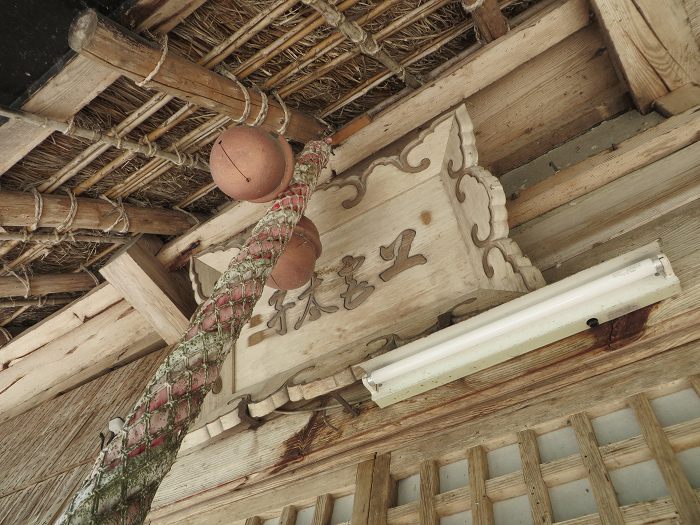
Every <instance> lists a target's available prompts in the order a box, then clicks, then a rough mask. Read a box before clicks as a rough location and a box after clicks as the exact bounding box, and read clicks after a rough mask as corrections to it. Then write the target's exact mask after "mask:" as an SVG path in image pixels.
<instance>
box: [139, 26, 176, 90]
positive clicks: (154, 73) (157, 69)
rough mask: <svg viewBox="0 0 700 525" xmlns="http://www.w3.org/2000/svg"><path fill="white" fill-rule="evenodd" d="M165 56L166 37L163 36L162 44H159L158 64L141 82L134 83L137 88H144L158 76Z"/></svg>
mask: <svg viewBox="0 0 700 525" xmlns="http://www.w3.org/2000/svg"><path fill="white" fill-rule="evenodd" d="M166 56H168V35H163V42H162V44H161V54H160V59H159V60H158V63H157V64H156V65H155V67H154V68H153V70H151V72H150V73H149V74H148V75H146V77H145V78H144V79H143V80H142V81H141V82H136V85H137V86H138V87H144V86H145V85H146V84H148V83H149V82H150V81H151V80H153V77H155V76H156V75H157V74H158V71H160V68H161V66H162V65H163V62H165V57H166Z"/></svg>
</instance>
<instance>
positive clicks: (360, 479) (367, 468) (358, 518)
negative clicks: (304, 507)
mask: <svg viewBox="0 0 700 525" xmlns="http://www.w3.org/2000/svg"><path fill="white" fill-rule="evenodd" d="M373 471H374V459H368V460H367V461H363V462H362V463H360V464H359V465H357V474H356V475H355V497H354V499H353V503H352V519H351V521H350V523H352V525H367V519H368V518H369V501H370V497H371V496H372V472H373ZM292 525H293V524H292Z"/></svg>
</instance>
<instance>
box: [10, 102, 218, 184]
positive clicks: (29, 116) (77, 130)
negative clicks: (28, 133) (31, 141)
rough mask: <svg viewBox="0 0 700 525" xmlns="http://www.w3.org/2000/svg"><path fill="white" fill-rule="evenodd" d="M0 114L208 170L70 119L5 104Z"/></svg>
mask: <svg viewBox="0 0 700 525" xmlns="http://www.w3.org/2000/svg"><path fill="white" fill-rule="evenodd" d="M0 116H3V117H6V118H9V119H16V120H21V121H22V122H27V123H29V124H33V125H35V126H40V127H42V128H49V129H52V130H54V131H60V132H61V133H63V134H64V135H68V136H70V137H80V138H82V139H86V140H90V141H92V142H99V143H101V144H106V145H109V146H113V147H115V148H117V149H124V150H127V151H130V152H132V153H139V154H141V155H143V156H145V157H149V158H156V159H161V160H166V161H168V162H171V163H173V164H175V165H177V166H187V167H189V168H195V169H198V170H202V171H206V172H209V165H208V164H207V163H205V162H202V161H201V160H200V159H199V158H197V157H193V156H190V155H183V154H181V153H180V152H178V151H177V149H176V150H175V151H174V152H170V151H163V150H161V149H160V148H159V147H158V146H156V145H155V144H150V145H147V144H143V143H139V142H134V141H132V140H127V139H122V138H120V137H115V136H111V135H107V134H105V133H102V132H100V131H94V130H91V129H85V128H81V127H79V126H76V125H75V124H73V121H72V120H71V121H69V122H60V121H58V120H53V119H50V118H47V117H42V116H39V115H35V114H34V113H29V112H27V111H22V110H18V109H10V108H8V107H5V106H0Z"/></svg>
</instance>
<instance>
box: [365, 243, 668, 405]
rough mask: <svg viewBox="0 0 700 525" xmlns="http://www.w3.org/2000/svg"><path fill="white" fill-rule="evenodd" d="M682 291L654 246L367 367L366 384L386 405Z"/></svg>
mask: <svg viewBox="0 0 700 525" xmlns="http://www.w3.org/2000/svg"><path fill="white" fill-rule="evenodd" d="M679 292H680V283H679V281H678V278H677V277H676V275H675V274H674V273H673V269H672V268H671V264H670V263H669V261H668V259H667V258H666V256H665V255H664V254H662V253H660V248H659V245H658V243H652V244H650V245H647V246H644V247H643V248H640V249H638V250H634V251H632V252H630V253H627V254H624V255H621V256H619V257H616V258H614V259H612V260H610V261H606V262H604V263H602V264H599V265H597V266H594V267H592V268H589V269H587V270H584V271H582V272H579V273H577V274H575V275H572V276H571V277H567V278H566V279H563V280H561V281H559V282H557V283H554V284H550V285H548V286H545V287H543V288H540V289H539V290H535V291H534V292H531V293H528V294H526V295H523V296H521V297H518V298H517V299H514V300H512V301H510V302H508V303H505V304H502V305H500V306H496V307H495V308H492V309H491V310H489V311H487V312H484V313H482V314H479V315H477V316H475V317H472V318H470V319H467V320H466V321H463V322H461V323H458V324H456V325H453V326H450V327H448V328H445V329H443V330H440V331H439V332H436V333H434V334H431V335H429V336H428V337H424V338H423V339H419V340H417V341H413V342H411V343H409V344H407V345H405V346H402V347H401V348H398V349H396V350H392V351H391V352H388V353H386V354H384V355H381V356H379V357H376V358H374V359H370V360H369V361H365V362H364V363H362V364H360V365H359V368H361V369H362V370H364V372H365V376H364V377H363V380H362V381H363V383H364V385H365V386H366V387H367V389H368V390H369V391H370V392H371V394H372V399H373V400H374V401H375V402H376V403H377V404H378V405H379V406H380V407H385V406H388V405H391V404H393V403H396V402H398V401H401V400H403V399H406V398H408V397H411V396H415V395H417V394H420V393H423V392H425V391H427V390H430V389H433V388H436V387H438V386H440V385H444V384H446V383H449V382H450V381H454V380H455V379H459V378H462V377H466V376H468V375H470V374H473V373H475V372H478V371H479V370H483V369H485V368H488V367H490V366H493V365H495V364H498V363H501V362H503V361H507V360H508V359H512V358H514V357H516V356H519V355H522V354H524V353H527V352H529V351H531V350H534V349H536V348H540V347H542V346H545V345H547V344H550V343H553V342H554V341H558V340H560V339H564V338H565V337H568V336H570V335H573V334H575V333H578V332H582V331H584V330H586V329H588V328H589V327H590V326H595V325H596V324H599V323H604V322H606V321H610V320H611V319H615V318H617V317H620V316H622V315H625V314H627V313H629V312H632V311H634V310H638V309H640V308H643V307H645V306H648V305H650V304H653V303H656V302H658V301H660V300H662V299H666V298H668V297H670V296H672V295H674V294H677V293H679Z"/></svg>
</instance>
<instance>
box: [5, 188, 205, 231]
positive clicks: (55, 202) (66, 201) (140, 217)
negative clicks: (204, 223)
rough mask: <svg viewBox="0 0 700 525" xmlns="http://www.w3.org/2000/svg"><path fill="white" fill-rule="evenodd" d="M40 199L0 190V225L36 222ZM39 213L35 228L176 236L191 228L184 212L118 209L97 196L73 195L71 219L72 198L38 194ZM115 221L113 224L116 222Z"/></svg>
mask: <svg viewBox="0 0 700 525" xmlns="http://www.w3.org/2000/svg"><path fill="white" fill-rule="evenodd" d="M38 199H39V198H38V197H37V196H36V195H32V194H31V193H24V192H18V191H0V224H2V226H32V225H34V223H35V222H36V215H35V214H36V204H37V200H38ZM40 200H41V208H42V209H41V216H40V217H39V223H38V227H40V228H57V227H59V226H67V227H68V228H69V229H87V230H109V229H110V228H111V230H112V231H113V232H119V233H121V232H122V230H123V229H124V228H125V227H126V231H127V232H130V233H152V234H157V235H179V234H181V233H183V232H185V231H186V230H188V229H190V228H191V227H192V219H191V218H190V217H188V216H187V215H186V214H184V213H182V212H179V211H176V210H168V209H159V208H141V207H140V206H132V205H129V204H124V206H123V209H124V214H121V208H119V206H118V205H117V206H115V205H112V204H110V203H109V202H107V201H104V200H100V199H89V198H83V197H81V198H76V201H75V202H76V204H77V206H76V209H75V210H74V211H75V216H74V217H73V219H72V220H70V216H71V215H72V212H71V199H70V198H69V197H68V196H66V195H45V194H43V195H41V197H40ZM117 219H119V220H117ZM115 223H116V224H115Z"/></svg>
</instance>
